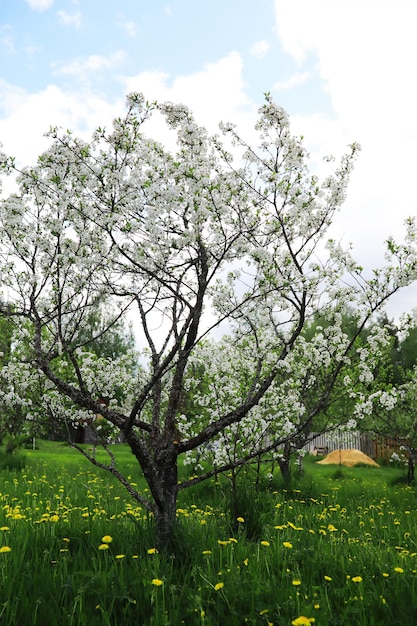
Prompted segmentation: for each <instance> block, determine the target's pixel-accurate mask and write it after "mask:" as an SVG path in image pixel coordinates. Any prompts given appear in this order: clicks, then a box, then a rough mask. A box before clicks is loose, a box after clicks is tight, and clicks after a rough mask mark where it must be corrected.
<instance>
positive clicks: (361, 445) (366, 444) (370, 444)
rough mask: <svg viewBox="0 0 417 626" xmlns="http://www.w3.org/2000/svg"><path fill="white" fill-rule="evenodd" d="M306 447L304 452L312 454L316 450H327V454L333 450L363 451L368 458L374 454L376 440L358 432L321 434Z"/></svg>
mask: <svg viewBox="0 0 417 626" xmlns="http://www.w3.org/2000/svg"><path fill="white" fill-rule="evenodd" d="M312 437H313V438H312V439H311V440H310V441H309V442H308V443H307V444H306V445H305V446H304V448H303V449H304V450H306V451H307V452H309V453H312V452H313V451H314V449H315V448H321V449H326V450H327V452H333V450H361V451H362V452H364V453H365V454H367V455H368V456H372V455H373V454H374V438H373V436H372V435H371V434H370V433H360V432H358V431H334V432H331V433H324V434H323V433H320V434H317V435H316V436H314V433H312Z"/></svg>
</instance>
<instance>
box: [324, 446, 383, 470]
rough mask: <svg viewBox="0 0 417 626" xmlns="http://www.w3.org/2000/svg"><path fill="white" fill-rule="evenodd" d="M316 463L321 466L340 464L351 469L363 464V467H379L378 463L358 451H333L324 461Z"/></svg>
mask: <svg viewBox="0 0 417 626" xmlns="http://www.w3.org/2000/svg"><path fill="white" fill-rule="evenodd" d="M317 463H320V464H322V465H340V464H341V465H346V466H347V467H353V466H354V465H358V464H359V463H363V464H365V465H376V466H377V467H379V465H378V463H376V462H375V461H374V460H373V459H371V457H369V456H368V455H366V454H364V453H363V452H361V451H360V450H334V451H333V452H330V454H328V455H327V456H326V458H325V459H322V460H321V461H317Z"/></svg>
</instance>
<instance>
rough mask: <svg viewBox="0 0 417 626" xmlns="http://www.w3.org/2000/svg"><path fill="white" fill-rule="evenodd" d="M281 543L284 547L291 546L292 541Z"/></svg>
mask: <svg viewBox="0 0 417 626" xmlns="http://www.w3.org/2000/svg"><path fill="white" fill-rule="evenodd" d="M282 545H283V546H284V548H288V549H290V548H292V543H290V542H289V541H284V542H283V544H282Z"/></svg>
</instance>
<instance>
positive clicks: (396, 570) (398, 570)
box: [394, 567, 404, 574]
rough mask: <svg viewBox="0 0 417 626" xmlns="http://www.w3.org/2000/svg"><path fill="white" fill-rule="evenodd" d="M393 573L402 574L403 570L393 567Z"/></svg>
mask: <svg viewBox="0 0 417 626" xmlns="http://www.w3.org/2000/svg"><path fill="white" fill-rule="evenodd" d="M394 572H398V574H403V573H404V570H403V568H402V567H394Z"/></svg>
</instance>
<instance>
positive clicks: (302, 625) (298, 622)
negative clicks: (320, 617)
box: [291, 615, 316, 626]
mask: <svg viewBox="0 0 417 626" xmlns="http://www.w3.org/2000/svg"><path fill="white" fill-rule="evenodd" d="M315 621H316V620H315V619H314V617H306V616H305V615H300V617H297V618H296V619H293V621H292V622H291V624H292V625H293V626H309V624H313V623H314V622H315Z"/></svg>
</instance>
